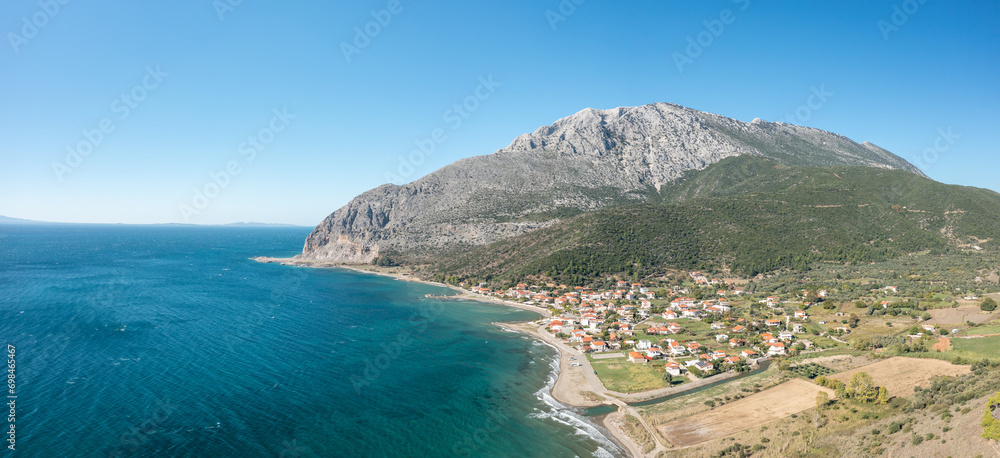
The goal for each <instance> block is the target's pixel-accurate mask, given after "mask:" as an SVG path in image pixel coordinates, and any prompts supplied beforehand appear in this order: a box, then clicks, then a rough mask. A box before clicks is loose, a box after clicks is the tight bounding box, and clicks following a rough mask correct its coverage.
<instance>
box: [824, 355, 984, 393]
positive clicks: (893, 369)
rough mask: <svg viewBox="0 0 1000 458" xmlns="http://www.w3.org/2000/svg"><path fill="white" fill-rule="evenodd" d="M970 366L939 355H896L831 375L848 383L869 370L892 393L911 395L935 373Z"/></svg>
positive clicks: (952, 372) (958, 371) (963, 371)
mask: <svg viewBox="0 0 1000 458" xmlns="http://www.w3.org/2000/svg"><path fill="white" fill-rule="evenodd" d="M969 370H970V369H969V366H956V365H954V364H952V363H949V362H947V361H941V360H939V359H924V358H904V357H899V356H895V357H892V358H889V359H885V360H882V361H879V362H877V363H874V364H869V365H867V366H862V367H859V368H856V369H852V370H849V371H846V372H841V373H838V374H834V375H831V376H829V377H828V378H832V379H835V380H840V381H841V382H844V383H847V382H848V381H850V380H851V376H852V375H854V374H855V373H856V372H867V373H868V374H869V375H871V376H872V378H873V379H874V380H875V384H877V385H878V386H884V387H885V389H886V390H889V395H890V396H909V395H911V394H913V387H914V386H918V385H919V386H924V387H926V386H927V385H928V384H929V382H930V380H931V378H933V377H934V376H937V375H948V376H952V375H961V374H967V373H968V372H969Z"/></svg>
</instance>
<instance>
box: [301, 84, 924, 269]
mask: <svg viewBox="0 0 1000 458" xmlns="http://www.w3.org/2000/svg"><path fill="white" fill-rule="evenodd" d="M740 155H755V156H763V157H767V158H771V159H774V160H776V161H778V162H781V163H784V164H788V165H814V166H815V165H860V166H868V167H881V168H890V169H903V170H908V171H911V172H913V173H916V174H921V173H920V171H919V170H918V169H917V168H916V167H914V166H913V165H911V164H910V163H908V162H906V161H905V160H903V159H902V158H900V157H898V156H896V155H894V154H892V153H890V152H888V151H886V150H884V149H882V148H879V147H877V146H875V145H872V144H870V143H867V142H865V143H862V144H859V143H856V142H854V141H852V140H850V139H848V138H846V137H843V136H841V135H837V134H833V133H830V132H826V131H822V130H818V129H813V128H808V127H801V126H795V125H791V124H785V123H780V122H767V121H762V120H760V119H754V120H753V122H750V123H746V122H743V121H739V120H735V119H730V118H727V117H724V116H721V115H717V114H711V113H706V112H701V111H697V110H692V109H690V108H685V107H682V106H679V105H674V104H669V103H657V104H652V105H643V106H638V107H618V108H613V109H609V110H597V109H593V108H587V109H584V110H581V111H579V112H577V113H576V114H574V115H572V116H568V117H565V118H562V119H560V120H558V121H556V122H554V123H553V124H551V125H549V126H543V127H540V128H538V129H537V130H535V131H534V132H532V133H529V134H524V135H521V136H518V137H517V138H515V139H514V141H513V142H511V144H510V145H509V146H507V147H505V148H502V149H500V150H498V151H497V152H495V153H493V154H490V155H485V156H476V157H470V158H466V159H462V160H460V161H457V162H455V163H452V164H450V165H448V166H446V167H444V168H442V169H440V170H437V171H435V172H433V173H431V174H429V175H427V176H425V177H423V178H421V179H419V180H417V181H414V182H412V183H409V184H406V185H402V186H398V185H391V184H387V185H383V186H379V187H377V188H375V189H372V190H370V191H367V192H364V193H362V194H361V195H359V196H357V197H355V198H354V199H353V200H351V202H349V203H348V204H347V205H345V206H344V207H342V208H340V209H338V210H337V211H335V212H334V213H333V214H331V215H330V216H328V217H327V218H326V219H324V220H323V222H322V223H320V224H319V225H318V226H317V227H316V229H315V230H314V231H313V233H312V234H310V235H309V237H308V238H307V240H306V243H305V246H304V248H303V253H302V256H304V257H306V258H310V259H319V260H327V261H334V262H348V263H358V262H369V261H371V260H372V259H373V258H375V257H376V256H378V255H380V254H384V253H385V252H387V251H392V252H394V253H404V254H407V255H413V256H419V255H420V253H426V252H430V251H434V250H440V249H442V248H445V247H450V246H455V245H457V244H465V245H480V244H486V243H491V242H494V241H497V240H500V239H503V238H507V237H511V236H515V235H520V234H523V233H525V232H528V231H532V230H535V229H537V228H540V227H545V226H547V225H550V224H552V223H553V222H555V221H556V217H557V216H556V215H557V214H558V213H559V212H561V211H562V212H565V211H566V210H567V209H568V210H572V211H590V210H595V209H597V208H601V207H604V206H607V205H620V204H623V203H628V202H641V201H644V200H646V199H647V198H648V197H649V196H650V195H651V193H655V192H658V191H659V190H660V189H662V188H663V186H669V185H670V183H672V182H674V181H676V180H677V179H679V178H680V177H681V176H682V175H683V174H684V173H685V172H687V171H689V170H701V169H704V168H705V167H708V166H709V165H712V164H714V163H716V162H719V161H720V160H722V159H725V158H727V157H732V156H740ZM921 175H922V174H921Z"/></svg>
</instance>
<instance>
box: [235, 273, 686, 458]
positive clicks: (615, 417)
mask: <svg viewBox="0 0 1000 458" xmlns="http://www.w3.org/2000/svg"><path fill="white" fill-rule="evenodd" d="M252 259H253V260H254V261H257V262H262V263H278V264H283V265H290V266H298V267H313V268H340V269H348V270H353V271H356V272H362V273H367V274H375V275H382V276H387V277H392V278H395V279H397V280H402V281H411V282H417V283H424V284H428V285H434V286H440V287H443V288H449V289H452V290H455V291H457V292H459V293H460V294H458V295H455V296H449V297H447V299H457V300H470V301H478V302H488V303H492V304H498V305H505V306H508V307H515V308H518V309H522V310H529V311H532V312H535V313H538V314H540V315H542V316H543V319H540V320H538V321H529V322H518V323H496V324H497V325H499V326H503V327H505V328H508V329H512V330H515V331H518V332H523V333H525V334H528V335H530V336H532V337H534V338H536V339H539V340H541V341H543V342H545V343H546V344H548V345H550V346H552V347H553V348H555V349H556V350H557V351H558V352H559V373H558V374H557V377H556V382H555V385H554V386H553V387H552V397H553V398H555V399H556V400H557V401H559V402H561V403H563V404H566V405H568V406H571V407H578V408H588V407H595V406H600V405H618V410H617V411H615V412H612V413H610V414H608V415H606V416H605V417H604V420H603V422H602V423H603V425H604V427H605V428H607V430H608V431H609V432H610V433H611V434H612V436H613V437H614V439H615V440H616V441H617V442H618V443H619V445H621V446H622V447H623V448H625V449H626V450H627V451H628V453H629V454H630V455H631V456H633V457H637V458H639V457H653V456H656V454H657V453H659V452H660V451H662V450H666V447H664V446H663V445H662V444H661V443H660V442H659V441H657V446H656V448H655V449H654V450H652V451H651V452H649V453H643V452H642V446H641V445H639V444H638V442H637V441H636V440H635V439H633V438H632V437H631V436H630V435H629V434H628V433H626V432H625V431H624V430H623V428H622V424H623V419H624V415H626V414H628V415H633V416H636V417H637V418H640V417H638V414H637V413H636V412H635V411H634V409H632V408H631V407H629V406H628V405H627V404H626V403H625V401H624V400H622V399H619V398H618V397H619V396H621V397H624V398H630V397H631V396H630V395H627V394H624V393H614V392H609V391H608V390H606V389H605V388H604V385H603V384H602V383H601V381H600V379H598V378H597V376H596V375H595V374H594V369H593V367H592V366H591V365H590V362H589V361H588V360H587V357H586V355H584V354H583V353H582V352H580V351H578V350H576V349H573V348H571V347H569V346H568V345H566V344H564V343H563V342H560V341H559V339H557V338H556V337H555V336H553V335H552V334H550V333H549V332H547V331H545V325H546V320H544V318H548V317H550V316H551V315H552V314H551V312H549V311H548V310H547V309H544V308H541V307H535V306H533V305H525V304H522V303H519V302H514V301H507V300H503V299H499V298H495V297H487V296H480V295H477V294H472V293H470V292H468V291H466V290H464V289H462V288H459V287H456V286H453V285H448V284H444V283H439V282H434V281H427V280H423V279H420V278H417V277H414V276H412V275H410V274H408V273H405V272H403V269H401V268H398V269H393V268H379V267H376V266H356V265H347V264H338V263H331V262H323V261H312V260H304V259H299V258H272V257H266V256H260V257H255V258H252ZM574 363H578V365H576V366H574ZM647 395H648V393H647ZM643 423H644V422H643ZM646 426H647V428H648V425H646ZM648 429H649V431H650V433H651V434H652V433H654V430H652V429H651V428H648Z"/></svg>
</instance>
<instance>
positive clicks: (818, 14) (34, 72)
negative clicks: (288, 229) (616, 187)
mask: <svg viewBox="0 0 1000 458" xmlns="http://www.w3.org/2000/svg"><path fill="white" fill-rule="evenodd" d="M64 2H65V4H63V3H64ZM231 4H235V5H231ZM379 21H381V23H379ZM998 23H1000V2H998V1H992V0H991V1H943V0H907V1H902V0H897V1H878V0H863V1H862V0H838V1H808V2H804V1H770V2H764V1H762V0H737V1H729V0H725V1H657V2H654V1H643V2H611V1H597V0H503V1H497V0H481V1H475V2H470V1H452V0H448V1H434V2H430V1H413V0H399V1H389V0H356V1H351V2H325V1H322V2H321V1H304V0H303V1H292V2H278V1H254V0H243V1H239V0H217V1H214V2H213V0H197V1H195V0H171V1H169V2H166V1H165V2H111V1H107V0H91V1H79V0H42V1H36V0H31V1H8V2H4V6H3V8H2V11H0V31H2V32H3V33H4V34H5V40H4V42H3V43H0V215H6V216H11V217H18V218H29V219H37V220H47V221H66V222H122V223H162V222H185V221H187V222H191V223H198V224H213V223H227V222H234V221H261V222H281V223H295V224H302V225H314V224H316V223H318V222H319V221H320V220H322V218H323V217H325V216H326V215H327V214H329V213H330V212H332V211H333V210H335V209H337V208H339V207H340V206H342V205H344V204H345V203H347V201H348V200H350V199H351V198H352V197H353V196H354V195H356V194H358V193H360V192H363V191H365V190H367V189H370V188H373V187H375V186H378V185H380V184H382V183H385V182H386V181H387V180H396V181H397V182H405V181H412V180H414V179H417V178H419V177H420V176H423V175H425V174H427V173H430V172H432V171H434V170H435V169H437V168H440V167H442V166H444V165H446V164H448V163H450V162H453V161H455V160H457V159H460V158H463V157H468V156H474V155H481V154H489V153H491V152H493V151H495V150H496V149H498V148H502V147H504V146H506V145H508V144H509V143H510V141H511V140H513V139H514V137H516V136H517V135H520V134H522V133H526V132H530V131H533V130H535V129H536V128H538V127H539V126H542V125H547V124H550V123H552V122H553V121H555V120H556V119H559V118H561V117H564V116H568V115H571V114H573V113H575V112H577V111H579V110H581V109H583V108H586V107H594V108H614V107H617V106H630V105H642V104H647V103H654V102H673V103H677V104H680V105H684V106H687V107H691V108H695V109H699V110H703V111H709V112H714V113H719V114H722V115H725V116H729V117H733V118H737V119H741V120H744V121H750V120H752V119H753V118H756V117H760V118H762V119H765V120H769V121H790V122H794V123H796V124H801V125H806V126H811V127H816V128H820V129H825V130H830V131H833V132H837V133H839V134H842V135H845V136H847V137H849V138H851V139H854V140H856V141H870V142H872V143H875V144H877V145H879V146H882V147H884V148H886V149H888V150H890V151H892V152H894V153H896V154H899V155H900V156H903V157H904V158H907V159H909V160H910V161H911V162H914V163H917V165H919V166H920V167H921V168H922V169H924V170H925V172H926V173H927V174H928V175H929V176H930V177H932V178H934V179H936V180H939V181H942V182H946V183H957V184H964V185H971V186H980V187H987V188H991V189H994V190H1000V179H998V178H997V174H998V172H1000V157H998V154H997V153H998V147H997V145H1000V126H998V120H1000V116H998V115H997V106H998V102H1000V87H998V83H1000V27H998V26H997V24H998ZM689 38H690V40H693V42H694V43H696V44H694V45H692V44H691V43H692V41H690V40H689ZM698 41H700V42H701V44H697V43H698ZM484 81H485V82H487V83H488V84H484V83H483V82H484ZM814 93H821V94H823V96H822V97H819V96H813V97H810V96H811V95H813V94H814ZM455 104H460V105H461V104H465V105H466V106H467V107H468V108H472V109H468V110H467V109H466V108H461V107H460V110H461V113H459V112H458V111H455V110H454V105H455ZM810 105H811V106H810ZM435 129H441V131H440V132H439V134H442V135H439V137H438V141H437V142H435V141H434V140H433V139H431V135H432V132H434V130H435ZM248 137H249V138H250V140H248ZM428 139H431V140H428ZM419 141H423V142H424V143H425V146H426V145H429V144H434V150H433V152H432V154H430V155H427V157H426V159H424V158H423V157H422V156H414V157H415V158H416V159H418V160H417V161H416V162H407V163H406V164H404V165H403V166H402V167H401V165H400V161H401V158H404V157H406V156H407V155H409V153H410V152H411V151H412V150H413V149H414V148H415V142H419ZM428 142H430V143H428ZM227 167H228V168H229V170H227ZM213 175H214V177H215V178H213Z"/></svg>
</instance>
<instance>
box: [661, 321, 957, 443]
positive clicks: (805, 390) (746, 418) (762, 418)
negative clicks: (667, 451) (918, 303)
mask: <svg viewBox="0 0 1000 458" xmlns="http://www.w3.org/2000/svg"><path fill="white" fill-rule="evenodd" d="M968 340H974V339H968ZM798 368H799V369H800V370H803V371H805V370H806V369H809V371H808V372H810V373H809V374H801V375H803V376H805V377H809V376H810V375H814V374H815V375H818V374H819V373H820V372H828V371H829V369H828V368H827V367H824V366H821V365H819V364H809V363H807V364H802V365H800V366H798ZM969 371H970V367H969V366H957V365H954V364H951V363H950V362H947V361H942V360H938V359H924V358H904V357H899V356H896V357H892V358H889V359H884V360H881V361H878V362H875V363H872V364H868V365H865V366H862V367H858V368H855V369H851V370H847V371H843V372H839V373H837V374H833V375H826V377H827V378H831V379H835V380H840V381H842V382H844V383H845V384H846V383H848V382H849V381H850V379H851V376H852V375H854V374H855V373H857V372H867V373H868V374H869V375H871V376H872V379H873V380H874V381H875V384H877V385H879V386H884V387H885V388H886V390H888V391H889V395H890V396H909V395H911V394H913V387H914V386H924V387H926V386H928V385H929V384H930V380H931V379H932V378H934V377H935V376H939V375H945V376H954V375H962V374H966V373H968V372H969ZM820 391H823V392H826V393H827V395H828V396H829V397H830V399H833V398H834V397H835V394H834V392H833V390H831V389H828V388H824V387H821V386H819V385H816V384H815V383H812V382H810V381H807V380H803V379H798V378H796V379H792V380H789V381H787V382H784V383H782V384H780V385H777V386H775V387H772V388H769V389H767V390H764V391H761V392H760V393H757V394H754V395H752V396H749V397H746V398H743V399H740V400H738V401H734V402H731V403H728V404H725V405H723V406H721V407H718V408H716V409H712V410H710V411H708V412H703V413H699V414H696V415H691V416H689V417H684V418H679V419H676V420H673V421H670V422H669V423H664V424H663V425H660V426H659V428H658V430H659V432H660V434H662V435H663V437H664V438H665V439H667V441H669V442H670V443H671V444H672V445H673V446H674V447H688V446H692V445H697V444H700V443H702V442H707V441H710V440H713V439H718V438H722V437H726V436H729V435H731V434H735V433H738V432H740V431H744V430H747V429H750V428H756V427H759V426H762V425H765V424H768V423H771V422H775V421H778V420H781V419H783V418H785V417H787V416H789V415H791V414H794V413H799V412H801V411H803V410H807V409H811V408H814V407H816V395H817V394H818V393H819V392H820Z"/></svg>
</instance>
